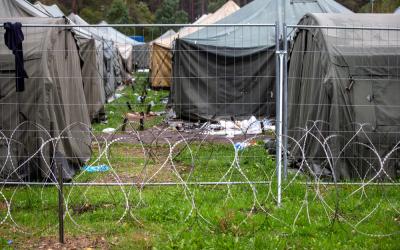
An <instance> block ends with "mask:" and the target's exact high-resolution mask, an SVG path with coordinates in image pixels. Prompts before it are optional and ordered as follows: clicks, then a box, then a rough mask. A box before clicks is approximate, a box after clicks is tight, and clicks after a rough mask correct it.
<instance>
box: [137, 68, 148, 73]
mask: <svg viewBox="0 0 400 250" xmlns="http://www.w3.org/2000/svg"><path fill="white" fill-rule="evenodd" d="M149 71H150V70H149V69H138V71H137V72H138V73H148V72H149Z"/></svg>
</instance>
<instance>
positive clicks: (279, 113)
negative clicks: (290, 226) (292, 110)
mask: <svg viewBox="0 0 400 250" xmlns="http://www.w3.org/2000/svg"><path fill="white" fill-rule="evenodd" d="M279 28H280V27H279V23H278V22H277V23H276V28H275V43H276V45H275V49H276V54H275V56H276V124H275V128H276V129H275V130H276V172H277V182H278V195H277V203H278V204H277V205H278V206H280V205H281V200H282V197H281V195H282V145H281V144H282V133H281V131H282V89H281V81H282V79H281V78H282V70H281V64H282V59H281V57H282V56H281V55H282V51H281V50H280V42H279V33H280V32H279V30H280V29H279Z"/></svg>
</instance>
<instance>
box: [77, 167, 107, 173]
mask: <svg viewBox="0 0 400 250" xmlns="http://www.w3.org/2000/svg"><path fill="white" fill-rule="evenodd" d="M82 170H83V171H86V172H89V173H95V172H107V171H108V170H110V167H109V166H107V165H99V166H84V167H83V168H82Z"/></svg>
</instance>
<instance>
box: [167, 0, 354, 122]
mask: <svg viewBox="0 0 400 250" xmlns="http://www.w3.org/2000/svg"><path fill="white" fill-rule="evenodd" d="M278 9H280V10H281V12H279V13H278V12H277V10H278ZM329 12H333V13H351V11H350V10H348V9H346V8H345V7H343V6H342V5H340V4H338V3H337V2H335V1H333V0H307V1H304V0H302V1H298V0H279V1H276V0H254V1H253V2H251V3H249V4H247V5H245V6H244V7H242V8H241V9H240V10H238V11H236V12H235V13H233V14H232V15H230V16H228V17H226V18H224V19H222V20H220V21H218V22H216V24H226V25H230V24H233V25H235V24H239V25H248V24H249V25H257V24H275V23H276V22H277V21H278V19H279V20H281V23H284V22H285V23H286V24H297V23H298V21H299V20H300V19H301V17H303V16H304V15H305V14H306V13H329ZM275 33H276V32H275V29H274V27H265V26H225V27H215V26H214V27H212V26H210V27H205V28H203V29H200V30H199V31H197V32H194V33H192V34H190V35H188V36H185V37H182V38H180V39H177V40H176V43H175V50H174V59H173V61H174V64H173V80H174V82H173V84H172V89H171V102H172V105H173V107H174V110H175V112H176V114H177V116H178V117H181V118H186V119H194V120H198V119H220V118H223V119H226V118H229V117H232V116H235V117H246V118H248V117H249V116H251V115H254V116H256V117H271V116H274V114H275V71H276V67H275V52H276V50H275V44H276V42H275ZM287 39H288V40H290V37H287Z"/></svg>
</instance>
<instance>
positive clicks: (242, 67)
mask: <svg viewBox="0 0 400 250" xmlns="http://www.w3.org/2000/svg"><path fill="white" fill-rule="evenodd" d="M7 20H8V21H10V20H9V19H7ZM37 22H38V21H37V19H35V22H34V23H35V24H29V23H27V24H24V25H23V28H22V30H23V33H24V37H25V40H24V42H23V50H22V51H23V53H24V57H23V58H24V63H25V64H24V68H25V70H26V73H27V75H28V78H26V79H25V80H24V83H23V86H24V90H23V91H17V90H18V87H20V86H21V85H20V84H21V82H20V81H19V80H20V78H21V77H19V78H18V77H16V74H18V73H17V71H18V69H16V68H15V67H16V63H14V61H15V59H14V55H13V54H12V51H10V50H9V49H8V48H7V47H6V46H5V44H4V43H1V44H0V46H1V47H0V65H1V66H0V74H1V77H0V85H1V86H0V106H1V122H0V126H1V127H0V134H1V136H0V139H1V140H0V166H1V171H0V177H1V180H2V181H1V187H0V199H1V201H0V220H1V230H2V231H3V232H4V235H6V237H11V236H9V235H15V234H20V235H31V236H37V235H53V234H55V232H56V231H57V228H58V227H59V223H60V221H62V222H64V223H65V225H64V226H65V233H66V234H67V235H68V236H69V237H78V238H79V236H77V235H82V234H83V235H87V234H105V233H106V234H113V232H114V233H115V234H118V233H117V231H118V230H124V229H123V228H127V227H133V228H137V229H138V230H139V229H140V230H143V231H145V232H146V233H145V235H144V236H143V237H142V238H141V243H140V244H144V245H146V246H148V244H150V243H149V242H148V240H145V239H143V238H146V237H147V238H151V236H149V235H162V236H161V238H162V239H166V241H169V242H173V243H174V244H175V243H176V244H177V242H179V240H180V238H181V237H183V236H182V235H183V234H184V233H185V231H187V230H190V231H192V233H196V232H197V233H200V232H207V233H210V234H213V233H221V234H231V235H233V236H232V237H236V238H242V239H245V238H246V237H247V236H246V235H248V234H254V235H258V236H259V238H258V239H257V242H261V241H263V239H264V237H265V234H267V232H268V231H269V230H270V229H272V230H274V231H276V232H278V234H280V235H290V234H292V235H293V234H296V233H300V234H301V233H302V232H304V230H307V229H304V228H307V227H310V228H315V227H318V228H320V227H323V228H334V227H335V225H336V226H337V228H339V229H337V228H336V229H332V230H340V228H342V229H343V230H344V231H345V232H348V231H351V232H352V234H353V235H362V236H367V237H376V236H386V237H397V235H398V232H399V218H400V212H399V199H398V196H397V193H398V190H399V188H398V185H397V184H398V175H399V165H398V164H399V157H398V152H397V149H398V143H399V141H400V140H399V136H398V134H399V132H398V125H399V114H400V112H399V111H400V110H399V109H400V108H399V107H400V104H399V101H398V98H396V97H397V95H398V93H400V91H399V86H400V85H399V73H400V70H399V68H400V64H399V63H400V59H399V58H400V54H399V53H398V50H399V48H400V44H399V38H400V37H399V34H400V33H399V30H398V29H395V28H389V29H388V28H383V27H379V28H371V27H369V28H363V27H359V28H354V27H353V28H349V27H347V28H344V27H333V26H332V27H322V28H321V27H316V26H310V25H309V26H301V25H297V26H286V25H284V26H283V27H281V28H282V32H283V33H282V34H283V37H287V38H288V42H287V43H286V41H285V42H283V40H282V36H280V35H279V34H280V28H279V27H278V26H277V25H275V24H260V25H188V26H185V25H170V26H169V25H107V24H102V25H97V26H96V25H66V24H65V23H64V22H65V21H64V20H62V21H60V20H58V19H55V20H51V21H48V20H44V19H43V20H42V22H43V23H37ZM117 29H119V30H120V31H122V32H124V33H132V34H136V35H137V34H140V35H142V36H143V37H144V38H145V41H146V43H141V42H136V41H134V40H130V38H128V37H126V36H124V35H123V34H122V33H120V32H119V31H118V30H117ZM0 33H2V35H3V34H4V30H1V31H0ZM285 40H286V39H285ZM19 76H20V75H19ZM276 117H277V119H276ZM275 125H276V128H277V131H276V132H275ZM280 127H281V129H279V128H280ZM276 134H277V135H278V136H276ZM276 141H278V143H276ZM281 143H282V144H281ZM280 151H281V152H282V154H280V153H279V152H280ZM280 159H282V161H281V160H280ZM277 162H278V164H277ZM281 171H282V174H283V176H282V177H279V175H278V176H277V174H278V173H279V172H281ZM281 178H282V180H281ZM281 199H282V201H281ZM277 202H278V204H280V203H282V206H280V207H277V206H276V203H277ZM58 206H59V207H58ZM60 208H61V209H60ZM33 211H34V212H33ZM60 213H61V218H62V219H61V220H59V219H58V215H60ZM382 221H384V222H385V223H384V224H385V226H384V227H382ZM174 230H177V232H178V233H176V235H174V236H171V235H169V232H171V231H174ZM60 234H62V235H64V232H60ZM168 235H169V236H168ZM94 241H96V242H97V243H96V244H98V246H99V247H104V248H107V247H109V246H110V244H111V245H113V244H116V245H118V242H123V241H124V240H123V239H112V240H110V241H107V240H104V239H102V238H101V237H100V238H96V237H95V240H94ZM110 242H111V243H110ZM35 244H36V243H35ZM93 244H94V243H93ZM171 244H172V243H171ZM257 244H261V243H257ZM261 245H262V244H261ZM261 245H260V246H261ZM203 246H204V245H203ZM253 246H254V244H253Z"/></svg>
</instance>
